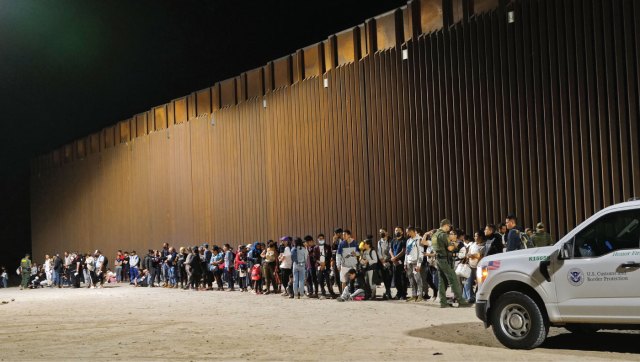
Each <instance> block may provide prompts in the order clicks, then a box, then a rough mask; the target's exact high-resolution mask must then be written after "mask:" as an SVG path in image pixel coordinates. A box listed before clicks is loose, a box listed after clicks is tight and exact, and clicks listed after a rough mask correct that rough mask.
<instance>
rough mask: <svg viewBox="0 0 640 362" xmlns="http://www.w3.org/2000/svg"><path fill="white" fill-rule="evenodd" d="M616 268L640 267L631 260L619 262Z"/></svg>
mask: <svg viewBox="0 0 640 362" xmlns="http://www.w3.org/2000/svg"><path fill="white" fill-rule="evenodd" d="M618 268H620V269H636V268H640V263H636V262H633V261H628V262H626V263H622V264H620V266H619V267H618Z"/></svg>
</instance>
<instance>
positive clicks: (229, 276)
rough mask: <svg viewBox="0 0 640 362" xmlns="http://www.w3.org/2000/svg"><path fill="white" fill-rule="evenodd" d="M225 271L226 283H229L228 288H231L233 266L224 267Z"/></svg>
mask: <svg viewBox="0 0 640 362" xmlns="http://www.w3.org/2000/svg"><path fill="white" fill-rule="evenodd" d="M225 270H226V272H227V283H228V284H229V289H233V274H234V270H233V268H231V267H229V268H226V269H225Z"/></svg>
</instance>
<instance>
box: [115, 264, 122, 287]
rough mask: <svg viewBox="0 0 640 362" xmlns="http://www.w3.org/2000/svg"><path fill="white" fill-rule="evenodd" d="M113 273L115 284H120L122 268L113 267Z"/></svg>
mask: <svg viewBox="0 0 640 362" xmlns="http://www.w3.org/2000/svg"><path fill="white" fill-rule="evenodd" d="M114 273H116V282H117V283H120V282H121V281H122V267H121V266H117V267H115V271H114Z"/></svg>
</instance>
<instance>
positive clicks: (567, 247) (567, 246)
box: [558, 242, 573, 260]
mask: <svg viewBox="0 0 640 362" xmlns="http://www.w3.org/2000/svg"><path fill="white" fill-rule="evenodd" d="M572 250H573V243H571V242H568V243H564V244H562V249H560V254H559V255H558V259H560V260H567V259H571V252H572Z"/></svg>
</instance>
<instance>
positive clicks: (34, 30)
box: [0, 0, 406, 269]
mask: <svg viewBox="0 0 640 362" xmlns="http://www.w3.org/2000/svg"><path fill="white" fill-rule="evenodd" d="M404 4H406V0H405V1H395V0H394V1H391V0H385V1H371V0H369V1H347V0H340V1H335V0H330V1H323V2H306V1H299V0H298V1H238V0H231V1H188V0H179V1H178V0H176V1H161V0H145V1H142V0H135V1H133V0H121V1H106V0H94V1H87V0H82V1H80V0H77V1H76V0H74V1H71V0H56V1H46V0H37V1H36V0H0V127H1V129H0V137H1V138H0V140H1V141H0V165H1V166H2V167H1V168H0V197H1V199H0V220H1V221H0V245H1V246H2V249H3V251H2V252H0V265H7V266H8V267H13V268H14V269H15V266H17V263H18V262H19V258H20V257H21V256H22V254H23V253H24V252H25V251H27V250H28V249H29V248H30V224H29V213H30V209H29V207H30V206H29V161H30V159H31V158H33V157H35V156H37V155H39V154H43V153H47V152H49V151H51V150H53V149H55V148H57V147H59V146H61V145H63V144H65V143H68V142H70V141H73V140H75V139H77V138H79V137H83V136H86V135H88V134H90V133H93V132H96V131H99V130H101V129H102V128H104V127H105V126H108V125H112V124H114V123H116V122H118V121H121V120H124V119H127V118H129V117H131V116H133V115H135V114H137V113H140V112H143V111H146V110H149V109H150V108H151V107H153V106H156V105H160V104H163V103H166V102H168V101H170V100H171V99H174V98H177V97H180V96H183V95H186V94H188V93H190V92H192V91H195V90H199V89H203V88H206V87H209V86H211V85H213V84H214V83H215V82H216V81H220V80H224V79H227V78H230V77H233V76H236V75H238V74H240V73H241V72H243V71H246V70H250V69H253V68H256V67H259V66H262V65H264V64H266V63H267V62H268V61H270V60H274V59H276V58H280V57H282V56H285V55H287V54H290V53H293V52H295V51H296V50H297V49H300V48H303V47H305V46H307V45H311V44H314V43H317V42H319V41H322V40H324V39H326V38H327V37H328V36H329V35H331V34H334V33H336V32H339V31H342V30H345V29H347V28H351V27H353V26H355V25H358V24H361V23H363V22H364V21H365V20H366V19H368V18H370V17H373V16H376V15H379V14H382V13H385V12H387V11H389V10H392V9H394V8H397V7H399V6H402V5H404ZM42 258H43V256H38V257H37V258H36V261H40V260H41V259H42Z"/></svg>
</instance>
